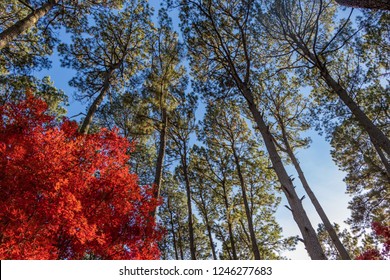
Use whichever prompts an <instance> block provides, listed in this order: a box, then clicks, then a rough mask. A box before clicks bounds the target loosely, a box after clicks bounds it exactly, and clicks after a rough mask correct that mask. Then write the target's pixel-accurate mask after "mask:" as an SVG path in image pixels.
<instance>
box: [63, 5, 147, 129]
mask: <svg viewBox="0 0 390 280" xmlns="http://www.w3.org/2000/svg"><path fill="white" fill-rule="evenodd" d="M94 22H95V24H94V25H93V26H89V27H88V28H87V29H86V30H87V31H86V33H84V34H75V35H74V36H73V38H72V40H73V43H72V44H71V45H70V46H68V45H64V44H63V45H61V47H60V49H59V51H60V53H61V54H62V55H63V58H62V65H63V66H65V67H71V68H73V69H75V70H76V71H77V75H76V77H74V78H72V80H71V81H70V85H71V86H73V87H76V88H77V89H78V90H79V91H80V93H79V94H78V95H77V96H76V97H77V99H78V100H82V99H85V98H87V99H89V100H91V99H92V100H93V101H92V104H91V105H90V106H89V109H88V112H87V114H86V116H85V118H84V120H83V123H82V124H81V127H80V132H81V133H84V134H86V133H88V130H89V127H90V125H91V123H92V120H93V117H94V115H95V112H96V111H97V109H98V108H99V106H100V105H101V104H102V103H103V101H104V99H105V97H106V96H107V95H114V94H120V93H121V92H123V90H124V89H125V88H126V87H131V86H132V84H133V83H134V82H135V81H134V79H135V78H136V75H137V74H139V72H140V71H141V70H142V69H143V68H144V67H145V63H146V62H145V56H146V55H147V53H148V40H147V39H148V36H149V32H150V29H151V25H150V24H151V23H150V9H149V7H148V5H147V3H146V2H145V1H142V0H140V1H133V2H132V3H131V4H128V5H126V6H125V8H124V9H123V10H122V11H120V12H114V11H110V10H103V11H99V12H98V13H96V14H94ZM133 88H134V85H133ZM96 95H97V96H96Z"/></svg>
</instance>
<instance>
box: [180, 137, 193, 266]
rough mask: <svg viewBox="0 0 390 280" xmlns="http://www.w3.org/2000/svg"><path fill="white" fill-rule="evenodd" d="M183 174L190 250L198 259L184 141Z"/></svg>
mask: <svg viewBox="0 0 390 280" xmlns="http://www.w3.org/2000/svg"><path fill="white" fill-rule="evenodd" d="M182 165H183V175H184V180H185V184H186V192H187V207H188V231H189V235H190V252H191V259H192V260H196V249H195V239H194V224H193V219H192V199H191V186H190V179H189V177H188V166H187V145H186V144H185V143H184V150H183V155H182Z"/></svg>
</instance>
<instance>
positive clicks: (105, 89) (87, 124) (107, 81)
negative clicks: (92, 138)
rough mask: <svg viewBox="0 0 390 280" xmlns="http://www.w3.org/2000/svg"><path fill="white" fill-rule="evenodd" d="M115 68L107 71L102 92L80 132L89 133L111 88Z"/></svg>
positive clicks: (89, 110) (92, 105)
mask: <svg viewBox="0 0 390 280" xmlns="http://www.w3.org/2000/svg"><path fill="white" fill-rule="evenodd" d="M114 70H115V68H112V69H111V70H110V71H109V72H107V74H106V77H105V78H104V82H103V87H102V89H101V90H100V93H99V95H98V97H96V99H95V100H94V101H93V102H92V104H91V106H90V107H89V109H88V112H87V115H86V116H85V119H84V121H83V123H82V124H81V127H80V129H79V132H80V133H81V134H88V131H89V128H90V126H91V123H92V119H93V117H94V115H95V113H96V111H97V109H98V108H99V106H100V104H101V103H102V102H103V100H104V97H105V96H106V95H107V93H108V90H109V88H110V80H111V77H112V75H113V73H114Z"/></svg>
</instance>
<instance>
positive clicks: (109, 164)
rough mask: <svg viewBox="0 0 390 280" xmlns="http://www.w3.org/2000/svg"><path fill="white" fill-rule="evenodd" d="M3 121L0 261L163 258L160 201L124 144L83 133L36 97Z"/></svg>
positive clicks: (2, 110)
mask: <svg viewBox="0 0 390 280" xmlns="http://www.w3.org/2000/svg"><path fill="white" fill-rule="evenodd" d="M0 115H1V117H0V259H83V258H94V259H157V258H159V250H158V245H157V242H158V240H159V239H160V238H161V236H162V229H161V228H159V227H158V226H157V225H156V223H155V220H154V218H153V216H152V215H151V214H150V213H152V212H153V210H154V209H155V207H156V206H157V201H156V200H154V199H153V196H152V192H151V188H150V187H148V186H139V185H138V184H137V176H136V175H135V174H130V173H129V166H128V161H129V155H128V154H129V151H130V150H131V148H132V147H131V145H130V144H129V142H128V141H127V140H126V139H125V138H123V137H120V136H118V134H117V133H116V131H108V130H101V131H100V132H99V133H96V134H91V135H80V134H79V133H78V132H77V124H76V123H75V122H71V121H69V120H67V119H64V120H62V121H57V120H56V119H55V118H54V117H53V116H51V115H49V114H48V113H47V105H46V103H45V102H43V101H42V100H39V99H36V98H33V97H31V96H30V97H27V98H26V100H25V101H21V102H19V103H18V104H16V103H9V104H6V105H4V106H0Z"/></svg>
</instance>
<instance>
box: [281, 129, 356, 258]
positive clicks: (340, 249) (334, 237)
mask: <svg viewBox="0 0 390 280" xmlns="http://www.w3.org/2000/svg"><path fill="white" fill-rule="evenodd" d="M279 124H280V126H281V130H282V138H283V142H284V145H285V148H286V152H287V154H288V156H289V157H290V159H291V161H292V163H293V165H294V167H295V170H296V171H297V172H298V176H299V179H300V181H301V182H302V186H303V188H304V189H305V191H306V193H307V195H308V196H309V198H310V201H311V202H312V203H313V205H314V208H315V209H316V211H317V213H318V215H319V216H320V218H321V220H322V222H323V223H324V226H325V229H326V231H327V232H328V234H329V236H330V238H331V239H332V241H333V244H334V245H335V246H336V249H337V251H338V252H339V255H340V257H341V259H343V260H350V259H351V257H350V256H349V254H348V252H347V250H346V249H345V247H344V245H343V244H342V243H341V241H340V239H339V237H338V235H337V233H336V231H335V230H334V227H333V226H332V224H331V222H330V221H329V219H328V216H327V215H326V213H325V211H324V209H323V208H322V206H321V204H320V203H319V201H318V200H317V197H316V196H315V194H314V193H313V191H312V190H311V188H310V186H309V183H308V182H307V180H306V177H305V175H304V173H303V170H302V169H301V166H300V164H299V162H298V159H297V158H296V157H295V155H294V152H293V150H292V148H291V146H290V143H289V141H288V138H287V133H286V130H285V128H284V126H283V124H282V123H281V122H279Z"/></svg>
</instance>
